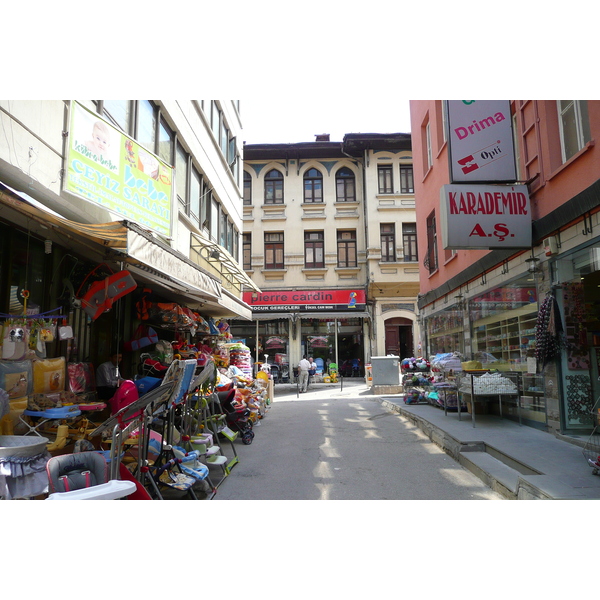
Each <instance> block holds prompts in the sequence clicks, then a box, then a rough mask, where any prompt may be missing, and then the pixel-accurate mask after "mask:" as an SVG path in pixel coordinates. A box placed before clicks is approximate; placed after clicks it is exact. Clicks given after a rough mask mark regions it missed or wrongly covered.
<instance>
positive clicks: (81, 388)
mask: <svg viewBox="0 0 600 600" xmlns="http://www.w3.org/2000/svg"><path fill="white" fill-rule="evenodd" d="M67 376H68V383H69V385H68V387H69V390H70V391H71V392H73V393H74V394H87V393H90V392H94V391H96V378H95V377H94V365H93V364H92V363H83V362H82V363H69V364H68V365H67Z"/></svg>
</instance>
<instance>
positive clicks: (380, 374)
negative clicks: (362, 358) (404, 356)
mask: <svg viewBox="0 0 600 600" xmlns="http://www.w3.org/2000/svg"><path fill="white" fill-rule="evenodd" d="M371 370H372V373H373V385H400V359H399V358H398V357H397V356H372V357H371Z"/></svg>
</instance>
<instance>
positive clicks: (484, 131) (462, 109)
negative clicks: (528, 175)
mask: <svg viewBox="0 0 600 600" xmlns="http://www.w3.org/2000/svg"><path fill="white" fill-rule="evenodd" d="M447 107H448V142H449V144H448V145H449V152H448V155H449V158H450V181H451V182H452V183H468V182H470V183H492V182H498V183H509V182H510V183H512V182H514V181H516V180H517V171H516V166H515V152H514V145H513V132H512V119H511V115H510V102H509V101H508V100H448V101H447Z"/></svg>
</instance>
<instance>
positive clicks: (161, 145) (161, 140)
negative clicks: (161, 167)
mask: <svg viewBox="0 0 600 600" xmlns="http://www.w3.org/2000/svg"><path fill="white" fill-rule="evenodd" d="M174 140H175V135H174V134H173V132H172V131H171V129H170V128H169V126H168V125H167V124H166V123H164V121H161V122H160V126H159V128H158V156H159V157H160V158H161V159H162V160H164V161H165V162H166V163H167V164H168V165H172V164H173V163H174V162H175V161H174V160H173V148H174V146H175V142H174Z"/></svg>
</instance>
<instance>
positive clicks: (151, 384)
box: [134, 376, 162, 397]
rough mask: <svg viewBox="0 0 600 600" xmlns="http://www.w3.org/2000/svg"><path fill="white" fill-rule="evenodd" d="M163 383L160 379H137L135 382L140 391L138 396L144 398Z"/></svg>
mask: <svg viewBox="0 0 600 600" xmlns="http://www.w3.org/2000/svg"><path fill="white" fill-rule="evenodd" d="M161 382H162V379H159V378H158V377H148V376H146V377H142V378H140V379H136V380H135V381H134V383H135V387H136V388H137V391H138V396H140V397H141V396H143V395H144V394H147V393H148V392H151V391H152V390H153V389H155V388H157V387H158V386H159V385H160V384H161Z"/></svg>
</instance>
